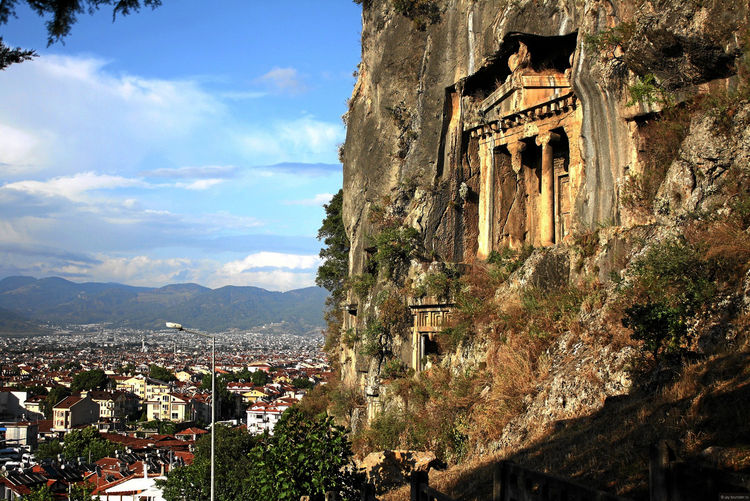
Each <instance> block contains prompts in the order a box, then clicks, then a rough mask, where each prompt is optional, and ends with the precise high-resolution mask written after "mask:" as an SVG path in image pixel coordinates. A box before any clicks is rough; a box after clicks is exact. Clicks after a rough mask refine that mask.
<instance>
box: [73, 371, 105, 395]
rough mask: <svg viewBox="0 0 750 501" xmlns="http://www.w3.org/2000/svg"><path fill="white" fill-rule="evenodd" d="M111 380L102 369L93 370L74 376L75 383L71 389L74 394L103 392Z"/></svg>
mask: <svg viewBox="0 0 750 501" xmlns="http://www.w3.org/2000/svg"><path fill="white" fill-rule="evenodd" d="M107 383H109V378H108V377H107V374H105V373H104V371H103V370H101V369H92V370H90V371H83V372H79V373H78V374H76V375H75V376H73V382H72V383H71V384H70V389H71V390H72V391H73V393H78V392H80V391H84V390H86V391H88V390H102V389H104V388H106V387H107Z"/></svg>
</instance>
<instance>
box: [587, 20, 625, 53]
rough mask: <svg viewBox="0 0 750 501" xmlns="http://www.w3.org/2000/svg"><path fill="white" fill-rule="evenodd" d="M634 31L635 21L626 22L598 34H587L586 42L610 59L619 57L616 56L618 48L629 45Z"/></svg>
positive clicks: (588, 45) (592, 48)
mask: <svg viewBox="0 0 750 501" xmlns="http://www.w3.org/2000/svg"><path fill="white" fill-rule="evenodd" d="M634 33H635V23H632V22H625V23H620V24H618V25H617V26H613V27H611V28H607V29H606V30H602V31H600V32H598V33H596V34H593V35H591V34H589V35H586V37H585V39H584V43H585V44H586V47H587V48H589V49H591V50H593V51H594V52H597V53H599V54H602V55H604V56H606V57H607V58H608V59H619V58H616V56H615V53H616V50H617V48H618V47H621V48H624V47H623V46H627V43H628V42H629V41H630V39H631V38H633V35H634Z"/></svg>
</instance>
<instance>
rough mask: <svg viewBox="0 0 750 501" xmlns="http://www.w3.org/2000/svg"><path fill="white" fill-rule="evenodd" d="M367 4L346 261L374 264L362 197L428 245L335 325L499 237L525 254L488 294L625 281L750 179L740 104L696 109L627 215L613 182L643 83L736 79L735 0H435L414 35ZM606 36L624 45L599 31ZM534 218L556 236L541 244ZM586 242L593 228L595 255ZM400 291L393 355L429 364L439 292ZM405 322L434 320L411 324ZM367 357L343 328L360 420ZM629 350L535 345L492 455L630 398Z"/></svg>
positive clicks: (362, 318) (479, 254)
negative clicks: (639, 203)
mask: <svg viewBox="0 0 750 501" xmlns="http://www.w3.org/2000/svg"><path fill="white" fill-rule="evenodd" d="M363 3H364V5H363V30H362V62H361V64H360V67H359V79H358V81H357V84H356V86H355V88H354V91H353V93H352V97H351V101H350V108H349V111H348V113H347V116H346V121H347V124H348V128H347V139H346V143H345V146H344V151H343V163H344V209H343V217H344V223H345V227H346V231H347V234H348V236H349V238H350V240H351V244H352V245H351V251H350V261H349V265H350V274H352V275H358V274H361V273H363V272H365V271H367V270H368V269H370V265H371V260H372V256H373V252H374V245H375V243H374V236H375V235H376V234H377V233H378V231H380V230H379V228H378V223H377V221H376V220H375V219H376V218H374V217H372V214H373V208H375V207H379V208H381V209H382V208H385V211H386V213H387V214H388V215H389V216H393V217H397V218H398V219H399V220H400V221H403V223H404V225H406V226H409V227H412V228H415V229H416V230H418V231H419V235H420V240H421V244H422V245H421V248H420V249H419V252H418V253H416V256H413V257H414V260H413V261H412V263H411V267H410V271H409V274H408V275H407V280H406V281H405V282H404V283H399V284H397V285H398V286H397V285H396V284H394V283H393V281H389V280H387V279H385V278H384V277H383V276H381V277H379V279H378V282H377V283H376V284H375V286H374V287H373V289H372V290H371V291H370V292H369V293H368V294H367V295H366V297H361V298H358V297H356V296H355V295H354V294H351V295H350V298H349V303H351V304H349V305H348V313H347V314H346V319H345V326H346V327H347V328H350V329H353V330H355V331H357V330H359V331H364V330H366V329H365V328H366V326H367V324H368V322H370V321H371V320H372V319H373V318H376V317H377V316H378V315H380V314H382V304H383V300H382V299H383V298H384V297H387V296H388V295H394V294H395V295H406V296H408V295H409V294H410V292H409V288H408V287H409V286H410V285H411V286H413V285H414V284H417V285H419V284H421V283H422V282H423V281H424V279H425V277H426V276H427V275H428V274H430V273H433V272H442V271H444V267H441V265H429V264H428V263H430V262H433V263H434V262H437V263H442V262H448V263H458V265H459V266H469V265H470V264H471V263H474V262H476V261H477V260H482V259H485V258H487V257H488V256H489V254H491V252H492V251H501V250H502V249H503V247H505V246H508V245H510V246H512V247H514V248H516V249H519V248H521V246H523V245H533V246H534V247H536V250H535V251H534V252H533V253H532V254H531V257H530V258H529V259H528V261H527V262H526V264H525V265H524V266H523V267H522V268H520V269H519V270H517V271H515V272H514V273H513V274H512V275H511V276H510V278H509V279H508V280H507V282H506V284H505V285H504V287H503V288H502V289H501V290H500V291H498V293H497V295H496V297H495V298H494V299H495V301H497V302H498V303H502V302H503V301H510V300H514V299H515V300H517V296H518V295H519V292H520V291H522V290H523V289H526V288H529V287H533V288H538V289H542V290H548V289H554V288H556V287H560V286H565V285H566V284H570V283H578V282H582V281H584V280H596V281H598V282H599V283H601V284H605V287H611V286H612V285H611V283H612V281H613V280H616V281H619V280H624V281H625V282H627V280H628V273H627V270H624V268H626V266H627V264H628V263H629V262H630V261H632V260H633V259H634V258H636V257H637V256H639V255H643V254H642V253H643V252H645V250H647V249H648V248H649V246H650V245H652V244H654V243H656V242H660V241H664V240H666V239H669V238H674V237H676V236H679V235H680V232H681V231H682V229H681V227H680V226H679V225H680V224H681V223H682V222H684V221H685V220H686V218H687V217H688V216H690V217H692V216H695V215H696V214H699V215H700V214H704V215H710V214H712V213H715V212H721V211H727V210H728V209H727V208H728V207H729V206H730V205H731V198H732V194H731V189H730V188H731V186H732V183H737V180H736V179H735V178H732V177H731V176H730V175H729V172H730V171H733V172H744V173H745V174H744V175H746V174H747V166H748V165H750V106H748V105H745V106H739V107H737V110H738V111H737V113H736V115H733V116H730V117H727V116H721V115H720V114H719V115H717V114H716V113H715V112H711V111H703V112H696V113H695V114H694V116H693V118H692V121H691V122H690V124H689V130H688V131H687V134H686V135H685V137H684V139H682V142H681V144H679V145H678V146H679V152H678V155H677V158H676V159H675V160H674V161H672V162H671V164H669V165H668V169H667V170H666V178H665V179H664V181H663V183H661V184H660V188H659V190H658V193H657V195H656V199H655V200H654V201H653V210H650V209H651V208H649V210H648V213H647V214H645V215H636V216H634V215H632V214H630V213H629V212H628V209H627V208H626V207H624V205H623V196H624V194H623V192H622V191H623V186H624V185H625V184H626V181H627V180H629V179H634V178H637V176H642V175H643V174H644V169H645V168H646V165H647V162H645V161H644V157H645V156H647V155H648V153H649V150H650V148H651V146H650V145H649V144H647V143H645V142H644V135H643V127H644V124H645V123H646V122H648V121H651V120H654V119H655V118H658V117H659V113H660V112H661V111H662V108H663V107H664V105H665V102H660V101H659V99H656V100H649V99H642V100H641V101H640V102H636V103H631V104H628V103H629V101H631V100H634V98H633V96H632V95H631V93H630V90H631V89H632V87H633V86H634V85H640V84H642V83H643V82H644V80H648V79H649V78H651V77H653V79H654V81H655V82H656V83H657V84H658V86H659V87H660V89H662V90H663V91H664V92H668V93H669V94H668V95H669V96H670V99H674V100H675V102H677V101H679V102H683V103H684V102H687V101H689V99H690V98H692V97H694V96H695V95H696V94H697V93H701V92H706V91H707V90H708V89H711V88H716V87H717V86H718V87H721V86H723V87H724V88H727V87H728V88H732V86H734V85H736V80H737V77H736V75H735V74H736V72H737V66H738V61H739V59H738V58H740V57H742V43H743V42H742V40H741V37H740V36H739V33H740V30H739V28H740V27H741V26H743V25H747V21H748V5H747V2H744V3H741V5H740V4H738V3H736V2H733V1H730V0H715V1H712V2H679V1H676V0H674V1H673V0H663V1H658V2H657V1H656V0H654V1H639V2H626V1H611V2H604V1H598V0H582V1H579V0H575V1H574V0H519V1H505V0H502V1H482V0H479V1H477V0H444V1H440V2H435V3H436V5H438V6H439V10H440V16H439V20H437V22H435V23H432V24H430V23H429V22H427V23H426V27H425V29H424V30H420V29H417V28H416V27H415V24H414V23H413V22H412V20H410V19H408V18H406V17H405V16H403V15H401V14H399V13H398V12H396V11H395V9H394V8H393V2H391V0H367V1H365V2H363ZM618 30H619V31H618ZM602 33H605V34H606V33H610V34H611V33H618V34H619V35H618V36H620V39H618V40H617V41H615V42H612V43H609V44H607V43H601V44H599V45H597V43H593V42H592V38H591V37H592V36H594V38H596V36H597V35H599V36H601V34H602ZM599 41H600V42H601V39H600V40H599ZM594 42H596V40H594ZM665 95H666V94H665ZM657 139H658V138H657ZM667 163H668V162H667ZM665 167H666V164H665ZM660 182H661V181H660ZM550 186H551V187H550ZM488 193H489V195H488ZM652 199H653V196H652ZM381 213H382V211H381ZM548 223H549V224H550V225H553V229H552V235H551V240H550V241H545V238H546V237H545V235H548V234H549V232H548V230H549V229H550V228H546V229H545V225H547V224H548ZM545 232H546V233H545ZM581 236H585V237H586V238H589V239H591V241H592V242H593V243H592V244H591V245H590V246H589V247H590V248H587V245H588V244H582V243H581V242H580V241H579V240H578V239H579V238H581ZM748 283H750V280H748ZM607 284H608V285H607ZM748 288H750V285H748ZM745 296H747V294H745ZM405 300H406V301H407V302H408V303H409V304H410V306H412V314H413V315H414V317H415V328H414V332H413V333H411V332H410V333H408V334H407V335H405V336H402V337H396V338H394V339H392V340H390V341H388V342H389V344H388V346H387V348H388V350H390V352H391V354H393V355H394V356H395V357H397V358H399V359H400V360H401V361H402V362H403V363H404V364H406V365H407V366H409V367H410V368H412V369H415V370H417V371H418V370H420V369H422V368H424V366H423V364H424V363H432V362H430V361H427V362H424V361H423V360H422V358H426V357H422V356H420V355H424V354H425V353H426V351H425V350H428V349H429V347H428V346H427V345H429V344H430V343H431V342H432V341H433V339H432V332H433V331H430V330H429V328H432V327H434V325H437V321H438V319H444V318H446V315H447V314H446V313H445V311H444V310H447V309H449V308H450V307H451V306H452V305H451V304H449V303H450V300H448V299H443V300H442V302H441V301H439V300H436V301H432V303H434V304H432V303H430V304H427V303H429V301H426V300H425V301H422V300H416V299H415V298H414V297H408V298H405ZM743 300H745V301H746V300H747V298H746V297H745V298H741V297H731V298H724V300H722V301H723V302H722V301H717V304H716V305H712V308H714V311H715V312H718V313H717V314H716V315H714V317H713V318H714V321H715V322H716V329H715V331H716V333H717V336H718V337H719V338H721V337H722V336H723V337H726V336H727V333H726V332H725V331H724V330H722V328H721V325H720V324H721V320H720V319H721V318H722V316H721V315H722V314H723V313H721V312H726V311H734V310H733V309H735V310H736V309H737V308H738V306H737V305H738V304H739V305H740V306H742V301H743ZM747 304H750V303H746V304H745V308H747ZM441 308H442V309H441ZM605 313H606V308H599V309H595V310H593V311H587V312H584V313H583V314H582V315H581V322H582V324H583V329H584V330H585V331H586V332H588V333H597V332H602V331H604V330H605V329H606V327H605V324H606V322H605V319H604V315H605ZM419 315H423V317H424V318H425V319H427V320H425V322H427V323H429V322H436V324H431V325H427V326H426V328H424V329H422V330H421V331H420V330H419V329H418V327H420V326H419V325H417V324H418V322H419V321H420V320H418V319H419V318H422V317H420V316H419ZM716 319H719V320H716ZM421 327H425V326H424V325H422V326H421ZM704 330H705V329H704ZM709 330H710V329H709ZM477 338H478V339H480V340H478V341H475V342H473V343H463V344H459V346H458V348H457V349H456V351H455V352H452V353H447V354H444V356H443V358H442V360H441V361H440V363H441V364H442V365H443V366H445V367H448V368H450V369H451V370H452V371H453V372H454V373H460V372H462V371H463V370H465V369H467V368H477V367H482V364H484V362H485V360H484V358H485V357H486V353H485V348H486V346H485V345H484V344H482V343H484V342H485V341H486V339H482V336H478V337H477ZM707 342H708V343H709V344H710V343H711V341H710V340H708V341H707ZM420 343H421V344H420ZM364 351H366V350H363V343H362V341H357V343H355V345H354V347H351V346H350V347H347V348H345V349H342V351H341V357H340V362H341V369H342V371H341V373H342V378H343V379H344V383H345V384H346V385H349V386H352V387H356V388H359V389H360V391H361V392H362V394H363V395H365V396H366V398H367V402H368V406H367V409H366V410H365V409H363V410H358V411H357V412H356V413H355V415H356V416H357V418H355V421H357V422H354V423H352V424H353V426H354V427H357V428H358V427H359V426H361V425H362V424H363V422H365V421H367V420H368V419H371V418H372V417H373V416H374V415H376V414H377V412H379V411H380V410H381V409H382V405H383V402H384V401H385V400H386V398H384V397H385V395H384V393H383V392H385V391H387V390H386V389H385V388H382V387H381V386H380V378H381V371H382V369H383V361H384V360H383V358H382V357H377V356H372V355H369V356H368V355H366V354H364ZM632 355H633V348H632V347H627V348H622V347H621V346H617V345H615V344H607V337H606V336H599V337H597V336H589V337H588V338H585V339H584V338H582V337H581V336H580V332H578V333H574V332H568V333H565V334H563V335H561V336H560V337H559V338H558V339H557V340H556V341H555V343H554V344H553V346H552V347H551V348H550V349H549V350H548V351H547V353H546V356H547V357H548V359H547V361H546V363H547V364H548V366H549V369H548V377H547V378H545V380H544V381H543V383H542V384H540V386H539V387H538V388H537V389H536V392H535V393H534V395H532V396H530V397H529V398H528V399H527V401H525V402H524V410H523V413H522V414H521V415H519V416H517V417H516V418H515V419H513V420H512V421H511V422H510V423H509V424H508V425H507V426H506V427H505V429H504V430H503V433H502V437H501V438H500V439H499V440H497V441H496V442H494V443H493V444H492V445H491V446H490V447H488V449H491V450H499V449H512V448H517V447H519V446H520V445H521V444H523V443H524V441H526V440H529V439H530V437H532V436H533V435H534V434H538V433H541V432H543V431H545V430H547V429H549V428H552V429H554V428H555V427H561V426H562V427H564V426H565V423H566V420H568V419H572V418H576V417H580V416H584V415H587V414H591V413H593V412H595V411H596V410H597V409H600V408H601V407H602V406H603V405H604V402H605V401H606V400H607V399H608V398H612V397H618V396H619V395H623V394H625V393H627V392H628V391H629V389H630V385H631V381H630V376H629V368H628V362H629V359H630V357H631V356H632ZM389 454H391V453H379V455H378V456H373V457H372V458H368V459H367V460H366V462H369V463H372V465H373V467H372V468H371V469H374V470H376V473H375V474H374V475H375V477H372V478H377V475H378V474H379V473H377V471H381V470H382V471H385V470H388V471H389V472H391V471H392V472H391V473H388V474H387V475H386V477H388V478H391V477H398V475H399V474H403V466H402V463H403V461H402V460H401V459H397V458H396V456H395V455H393V457H391V456H389ZM369 463H368V464H369ZM386 464H390V466H383V465H386ZM375 465H378V466H375ZM397 472H401V473H397ZM377 481H378V482H381V483H382V485H390V484H389V482H391V481H390V480H385V479H384V480H377Z"/></svg>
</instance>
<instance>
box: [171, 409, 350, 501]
mask: <svg viewBox="0 0 750 501" xmlns="http://www.w3.org/2000/svg"><path fill="white" fill-rule="evenodd" d="M216 446H217V447H216V453H217V455H216V476H217V478H219V479H221V482H218V483H217V485H216V499H217V500H220V501H233V500H237V499H245V500H251V501H252V500H262V501H265V500H268V499H278V500H297V499H299V498H300V496H302V495H322V494H324V493H325V492H327V491H331V490H333V491H337V492H338V493H339V495H340V496H341V497H342V498H343V499H349V498H350V497H352V496H353V495H354V493H355V492H356V487H357V485H358V484H357V481H358V477H357V476H356V475H355V474H354V471H353V466H352V461H351V457H352V452H351V447H350V444H349V441H348V439H347V438H346V434H345V433H344V430H343V428H340V427H337V426H335V425H333V423H332V420H331V418H326V417H323V416H318V417H312V418H311V417H309V415H308V414H306V413H304V412H302V411H300V410H299V409H296V408H293V409H290V410H288V411H286V412H285V413H284V415H283V416H282V418H281V419H280V420H279V422H278V423H277V424H276V426H275V428H274V435H273V436H270V435H263V436H260V437H254V436H252V435H250V434H248V433H247V432H246V431H245V430H244V429H235V428H226V427H223V426H217V427H216ZM161 485H162V487H163V491H164V497H165V499H167V500H168V501H177V500H184V499H191V500H195V501H200V500H206V499H208V498H209V492H210V437H202V438H201V439H200V440H199V441H198V443H197V444H196V453H195V459H194V461H193V463H192V464H191V465H189V466H184V467H181V468H177V469H175V470H173V471H172V472H170V473H169V475H168V477H167V480H166V481H164V482H162V483H161Z"/></svg>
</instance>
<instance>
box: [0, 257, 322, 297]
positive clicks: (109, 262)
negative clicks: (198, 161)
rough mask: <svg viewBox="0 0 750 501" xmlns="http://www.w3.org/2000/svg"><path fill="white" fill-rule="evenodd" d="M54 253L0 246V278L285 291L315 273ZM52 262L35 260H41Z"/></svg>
mask: <svg viewBox="0 0 750 501" xmlns="http://www.w3.org/2000/svg"><path fill="white" fill-rule="evenodd" d="M52 251H53V249H42V250H41V251H37V252H28V250H27V251H24V252H23V253H19V252H13V249H7V248H2V247H0V258H2V262H1V263H0V273H4V274H8V275H11V274H13V275H16V274H22V275H32V276H37V277H40V276H51V275H56V276H63V277H68V278H73V279H75V280H86V281H96V282H118V283H124V284H128V285H134V286H142V287H161V286H164V285H167V284H173V283H185V282H194V283H200V284H203V285H205V286H207V287H211V288H217V287H223V286H226V285H235V286H254V287H262V288H264V289H268V290H275V291H287V290H291V289H299V288H302V287H309V286H312V285H314V284H315V271H313V270H300V271H294V270H289V269H283V268H272V269H262V270H254V271H247V270H239V271H238V270H234V269H231V268H232V267H227V266H226V264H222V263H221V262H219V261H216V260H212V259H187V258H169V259H155V258H151V257H148V256H145V255H137V256H132V257H120V256H108V255H103V254H97V255H96V257H87V256H76V255H69V254H67V253H64V252H60V253H59V255H52V254H51V253H52ZM45 254H49V256H48V257H51V258H52V259H44V260H39V257H40V256H45Z"/></svg>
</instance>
